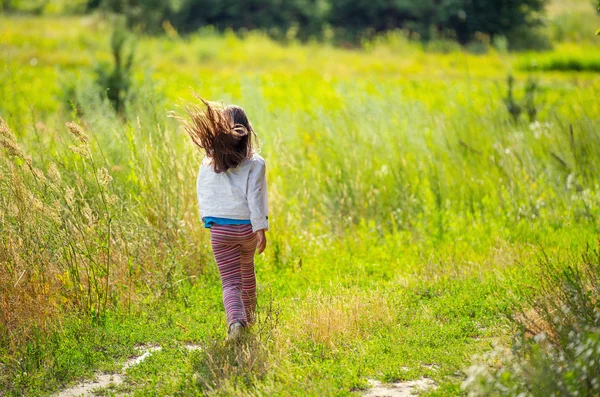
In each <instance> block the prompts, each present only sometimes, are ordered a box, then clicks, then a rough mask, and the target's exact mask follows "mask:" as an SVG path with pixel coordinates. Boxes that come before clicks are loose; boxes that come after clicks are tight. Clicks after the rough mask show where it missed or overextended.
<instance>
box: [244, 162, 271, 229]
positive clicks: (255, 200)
mask: <svg viewBox="0 0 600 397" xmlns="http://www.w3.org/2000/svg"><path fill="white" fill-rule="evenodd" d="M266 170H267V167H266V164H265V160H264V159H263V158H262V157H259V158H258V159H257V160H256V162H255V164H254V166H253V167H252V169H251V170H250V174H249V176H248V196H247V197H248V207H249V208H250V222H251V223H252V230H253V231H254V232H258V231H259V230H266V229H268V228H269V220H268V214H269V202H268V196H267V178H266ZM262 234H263V236H264V232H263V233H262Z"/></svg>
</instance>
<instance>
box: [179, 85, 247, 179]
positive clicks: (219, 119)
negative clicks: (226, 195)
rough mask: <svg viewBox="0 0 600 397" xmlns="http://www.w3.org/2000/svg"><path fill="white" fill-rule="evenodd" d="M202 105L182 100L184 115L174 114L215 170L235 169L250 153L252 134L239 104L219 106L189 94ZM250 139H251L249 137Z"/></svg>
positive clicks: (218, 171)
mask: <svg viewBox="0 0 600 397" xmlns="http://www.w3.org/2000/svg"><path fill="white" fill-rule="evenodd" d="M193 95H194V96H195V97H196V98H198V99H199V100H200V101H201V102H202V103H203V104H204V108H203V107H202V105H199V104H193V103H186V104H185V105H184V109H185V111H186V113H187V115H188V117H177V118H178V119H179V120H180V121H181V122H182V125H183V128H184V129H185V131H186V132H187V133H188V134H189V136H190V137H191V138H192V141H193V142H194V144H196V146H198V148H200V149H203V150H204V152H205V153H206V156H207V157H208V158H210V159H211V160H212V163H213V167H214V170H215V172H217V173H220V172H225V171H227V170H228V169H230V168H235V167H237V166H238V165H240V163H241V162H242V161H244V160H246V159H249V158H251V157H252V154H253V153H254V146H253V144H254V140H256V134H255V132H254V130H253V129H252V125H251V124H250V121H249V120H248V117H247V116H246V112H244V109H242V108H241V107H239V106H235V105H229V106H222V105H219V104H217V103H214V102H209V101H206V100H205V99H203V98H202V97H200V96H199V95H197V94H195V93H194V94H193ZM253 138H254V139H253Z"/></svg>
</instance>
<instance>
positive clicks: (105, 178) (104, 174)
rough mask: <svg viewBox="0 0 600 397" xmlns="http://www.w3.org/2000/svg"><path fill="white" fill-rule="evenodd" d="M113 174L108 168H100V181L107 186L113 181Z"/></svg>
mask: <svg viewBox="0 0 600 397" xmlns="http://www.w3.org/2000/svg"><path fill="white" fill-rule="evenodd" d="M112 179H113V178H112V176H110V174H109V173H108V170H107V169H106V168H104V167H102V168H100V169H99V170H98V183H100V185H101V186H106V185H108V184H109V183H110V182H111V181H112Z"/></svg>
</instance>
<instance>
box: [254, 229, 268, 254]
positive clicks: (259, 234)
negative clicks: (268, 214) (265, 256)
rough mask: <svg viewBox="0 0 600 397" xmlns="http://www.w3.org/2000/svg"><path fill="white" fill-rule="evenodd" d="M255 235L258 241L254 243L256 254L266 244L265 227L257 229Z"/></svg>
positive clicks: (259, 252) (261, 250)
mask: <svg viewBox="0 0 600 397" xmlns="http://www.w3.org/2000/svg"><path fill="white" fill-rule="evenodd" d="M256 237H257V238H258V242H257V244H256V249H257V250H258V254H259V255H260V254H262V253H263V251H264V250H265V247H266V246H267V236H265V229H262V230H259V231H257V232H256Z"/></svg>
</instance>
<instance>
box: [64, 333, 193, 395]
mask: <svg viewBox="0 0 600 397" xmlns="http://www.w3.org/2000/svg"><path fill="white" fill-rule="evenodd" d="M185 348H186V349H188V350H190V351H191V350H199V349H200V346H198V345H192V344H188V345H185ZM136 350H138V351H139V352H140V353H142V354H140V355H139V356H137V357H133V358H130V359H129V360H127V361H125V362H124V363H123V366H122V367H121V372H120V373H116V374H102V373H98V374H96V375H95V376H94V379H92V380H89V381H85V382H81V383H79V384H78V385H75V386H73V387H70V388H68V389H64V390H62V391H60V392H59V393H57V394H54V397H92V396H98V394H96V393H94V391H95V390H98V389H103V388H106V387H109V386H111V385H114V386H118V385H120V384H121V383H123V382H124V381H125V377H126V374H125V373H126V372H127V369H128V368H131V367H134V366H136V365H138V364H139V363H141V362H142V361H144V360H145V359H147V358H148V357H150V356H151V355H152V353H154V352H157V351H160V350H162V347H160V346H156V345H140V346H136Z"/></svg>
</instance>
